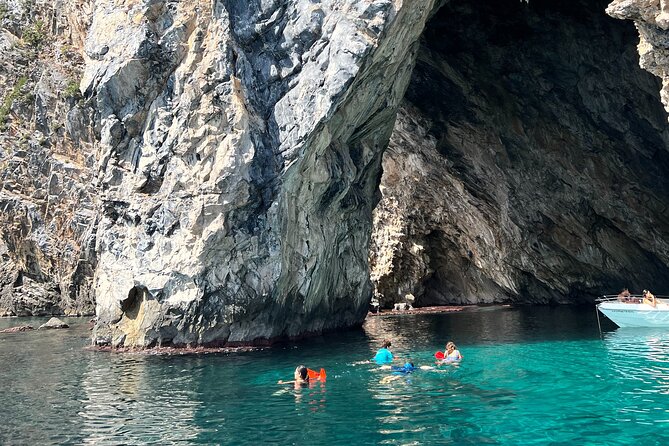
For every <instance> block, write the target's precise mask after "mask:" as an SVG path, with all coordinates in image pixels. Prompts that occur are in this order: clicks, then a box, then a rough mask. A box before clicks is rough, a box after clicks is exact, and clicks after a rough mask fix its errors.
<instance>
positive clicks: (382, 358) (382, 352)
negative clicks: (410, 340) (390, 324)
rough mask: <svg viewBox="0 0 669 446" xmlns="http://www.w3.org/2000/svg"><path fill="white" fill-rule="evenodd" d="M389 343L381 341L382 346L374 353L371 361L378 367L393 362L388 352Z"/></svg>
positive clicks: (391, 355)
mask: <svg viewBox="0 0 669 446" xmlns="http://www.w3.org/2000/svg"><path fill="white" fill-rule="evenodd" d="M391 345H392V344H391V342H390V341H389V340H387V339H386V340H385V341H383V344H382V345H381V348H380V349H379V351H378V352H376V356H374V358H373V359H372V361H374V362H376V363H377V364H379V365H382V364H390V363H391V362H393V354H392V353H391V352H390V350H388V349H389V348H390V346H391Z"/></svg>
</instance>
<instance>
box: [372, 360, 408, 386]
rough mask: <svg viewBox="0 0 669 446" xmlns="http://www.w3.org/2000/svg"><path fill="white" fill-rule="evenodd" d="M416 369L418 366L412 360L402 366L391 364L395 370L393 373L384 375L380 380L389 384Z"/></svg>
mask: <svg viewBox="0 0 669 446" xmlns="http://www.w3.org/2000/svg"><path fill="white" fill-rule="evenodd" d="M383 368H384V369H385V368H386V366H383ZM416 369H417V367H416V366H414V365H413V363H412V362H407V363H406V364H404V365H403V366H401V367H400V366H397V365H394V366H391V367H390V370H392V371H393V372H392V374H391V375H389V376H384V377H383V378H381V381H379V382H380V383H381V384H388V383H390V382H393V381H395V380H398V379H400V378H401V377H403V376H406V375H408V374H409V373H413V371H414V370H416Z"/></svg>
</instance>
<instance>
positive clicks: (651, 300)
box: [643, 290, 657, 307]
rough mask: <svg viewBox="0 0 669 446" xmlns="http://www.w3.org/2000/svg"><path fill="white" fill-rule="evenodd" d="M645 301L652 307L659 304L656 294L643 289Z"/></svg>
mask: <svg viewBox="0 0 669 446" xmlns="http://www.w3.org/2000/svg"><path fill="white" fill-rule="evenodd" d="M643 303H644V304H648V305H650V306H651V307H655V306H656V305H657V299H656V298H655V295H654V294H653V293H651V292H650V291H648V290H643Z"/></svg>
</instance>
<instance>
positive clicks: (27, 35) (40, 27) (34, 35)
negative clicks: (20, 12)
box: [21, 20, 46, 48]
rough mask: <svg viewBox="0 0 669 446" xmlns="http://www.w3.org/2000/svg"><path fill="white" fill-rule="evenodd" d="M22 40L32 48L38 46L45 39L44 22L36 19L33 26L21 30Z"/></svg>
mask: <svg viewBox="0 0 669 446" xmlns="http://www.w3.org/2000/svg"><path fill="white" fill-rule="evenodd" d="M21 38H22V39H23V41H24V42H25V43H27V44H28V45H30V46H32V47H33V48H39V47H40V46H41V45H42V43H43V42H44V40H46V32H45V30H44V22H43V21H41V20H37V21H36V22H35V23H33V26H31V27H30V28H28V29H26V30H25V31H23V35H22V36H21Z"/></svg>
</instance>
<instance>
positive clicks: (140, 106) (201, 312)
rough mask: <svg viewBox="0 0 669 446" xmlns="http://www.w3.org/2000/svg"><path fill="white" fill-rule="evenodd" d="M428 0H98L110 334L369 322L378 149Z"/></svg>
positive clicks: (104, 319) (94, 89)
mask: <svg viewBox="0 0 669 446" xmlns="http://www.w3.org/2000/svg"><path fill="white" fill-rule="evenodd" d="M432 9H433V5H432V2H431V1H415V2H405V3H402V2H391V1H387V0H377V1H357V2H350V1H341V0H339V1H337V0H334V1H324V2H318V3H315V2H312V1H307V0H296V1H289V2H279V1H267V2H255V1H254V2H248V1H214V2H209V1H207V2H199V1H193V2H182V3H170V2H163V1H139V2H137V1H129V0H128V1H121V2H118V1H97V2H95V10H94V13H93V21H92V24H91V28H90V31H89V33H88V37H87V40H86V44H85V50H86V57H87V64H86V70H85V72H84V76H83V80H82V90H83V91H85V96H86V97H87V98H90V99H91V100H93V101H94V102H95V104H96V110H97V113H98V114H97V124H96V125H97V126H98V128H99V133H100V142H99V146H98V154H97V158H98V163H99V166H98V168H99V173H100V174H99V180H100V190H101V191H103V193H102V195H101V200H102V207H103V212H102V217H101V221H100V223H99V225H98V230H97V249H96V251H97V255H98V268H97V270H96V274H95V295H96V298H97V316H98V324H97V326H96V330H95V338H96V342H98V343H100V344H107V343H111V344H112V345H113V346H122V345H125V346H128V345H130V346H135V345H139V346H148V345H154V344H157V345H169V344H173V345H187V344H210V345H215V344H220V343H227V344H234V343H237V342H250V341H254V340H256V339H271V338H275V337H282V336H298V335H301V334H303V333H309V332H321V331H324V330H329V329H334V328H338V327H346V326H352V325H356V324H360V323H362V321H363V320H364V317H365V315H366V312H367V304H368V301H369V298H370V295H371V284H370V281H369V274H368V266H367V247H368V244H369V242H368V240H369V234H370V231H371V212H372V208H373V207H374V205H375V191H376V188H377V183H378V176H379V175H378V174H379V169H380V162H381V153H382V151H383V149H384V148H385V146H386V145H387V142H388V139H389V137H390V133H391V131H392V126H393V122H394V118H395V112H396V109H397V107H398V105H399V102H400V101H401V99H402V97H403V96H404V91H405V88H406V85H407V83H408V81H409V78H410V74H411V70H412V68H413V61H414V56H415V50H416V48H417V45H416V41H417V39H418V37H419V36H420V34H421V33H422V31H423V27H424V24H425V22H426V20H427V17H428V15H429V14H430V12H431V11H432Z"/></svg>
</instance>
